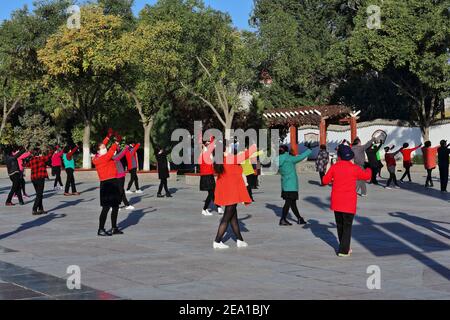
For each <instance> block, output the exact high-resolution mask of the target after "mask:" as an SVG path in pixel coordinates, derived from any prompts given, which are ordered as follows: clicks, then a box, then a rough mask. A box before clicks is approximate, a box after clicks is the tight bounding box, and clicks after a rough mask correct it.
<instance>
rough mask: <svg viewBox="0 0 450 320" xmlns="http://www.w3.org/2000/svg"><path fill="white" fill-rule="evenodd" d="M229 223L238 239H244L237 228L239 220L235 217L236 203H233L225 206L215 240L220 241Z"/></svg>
mask: <svg viewBox="0 0 450 320" xmlns="http://www.w3.org/2000/svg"><path fill="white" fill-rule="evenodd" d="M230 224H231V229H232V230H233V233H234V235H235V236H236V238H237V239H238V240H241V241H244V239H243V238H242V235H241V229H240V228H239V221H238V218H237V204H233V205H230V206H226V207H225V213H224V214H223V217H222V221H221V222H220V224H219V229H218V230H217V235H216V242H221V241H222V238H223V236H224V234H225V232H226V231H227V229H228V225H230Z"/></svg>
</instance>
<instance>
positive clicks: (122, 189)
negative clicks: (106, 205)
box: [117, 177, 130, 207]
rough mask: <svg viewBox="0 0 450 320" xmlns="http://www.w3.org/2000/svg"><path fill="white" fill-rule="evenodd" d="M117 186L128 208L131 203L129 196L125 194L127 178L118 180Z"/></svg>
mask: <svg viewBox="0 0 450 320" xmlns="http://www.w3.org/2000/svg"><path fill="white" fill-rule="evenodd" d="M117 184H118V186H119V189H120V193H121V197H120V199H122V202H123V204H124V205H125V206H127V207H128V206H129V205H130V203H129V202H128V199H127V195H126V193H125V177H123V178H117Z"/></svg>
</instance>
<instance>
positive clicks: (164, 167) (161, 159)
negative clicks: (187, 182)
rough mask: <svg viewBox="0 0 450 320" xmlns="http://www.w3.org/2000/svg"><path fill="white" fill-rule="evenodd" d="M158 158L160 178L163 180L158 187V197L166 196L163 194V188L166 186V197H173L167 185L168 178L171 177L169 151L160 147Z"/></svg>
mask: <svg viewBox="0 0 450 320" xmlns="http://www.w3.org/2000/svg"><path fill="white" fill-rule="evenodd" d="M156 160H157V162H158V178H159V180H160V181H161V182H160V184H159V189H158V195H157V197H158V198H163V197H164V196H163V195H162V194H161V192H162V189H163V188H164V190H165V192H166V197H167V198H171V197H172V195H171V194H170V191H169V188H168V187H167V179H168V178H169V176H170V175H169V166H168V161H167V152H166V151H164V150H163V149H159V152H158V153H157V154H156Z"/></svg>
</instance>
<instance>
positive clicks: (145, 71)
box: [118, 19, 181, 170]
mask: <svg viewBox="0 0 450 320" xmlns="http://www.w3.org/2000/svg"><path fill="white" fill-rule="evenodd" d="M180 31H181V28H180V26H179V25H178V24H177V23H176V22H163V21H155V22H152V21H148V20H144V19H141V20H140V21H139V22H138V25H137V28H136V30H133V31H131V32H129V33H127V34H124V36H123V37H122V52H123V53H124V60H126V61H127V67H128V68H127V69H126V74H124V75H123V76H121V77H120V79H119V80H118V81H119V83H120V84H121V85H122V87H123V88H124V90H125V92H126V93H127V94H128V95H129V96H130V97H131V99H132V100H133V101H134V104H135V107H136V109H137V111H138V113H139V116H140V119H141V123H142V126H143V129H144V170H150V151H151V149H150V143H151V140H150V134H151V131H152V128H153V125H154V120H155V115H156V114H157V113H158V111H159V109H160V108H161V106H162V105H163V104H164V103H165V102H167V101H168V99H169V97H170V95H171V94H172V93H173V92H174V90H175V88H174V86H173V83H174V82H175V81H176V79H177V75H178V70H179V69H178V68H179V62H180V56H179V52H178V48H179V46H180V43H179V36H180Z"/></svg>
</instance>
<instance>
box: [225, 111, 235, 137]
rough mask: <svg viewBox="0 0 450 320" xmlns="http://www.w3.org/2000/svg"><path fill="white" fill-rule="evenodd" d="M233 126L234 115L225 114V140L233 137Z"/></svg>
mask: <svg viewBox="0 0 450 320" xmlns="http://www.w3.org/2000/svg"><path fill="white" fill-rule="evenodd" d="M232 126H233V116H230V115H225V126H224V129H225V140H230V139H231V136H230V135H231V127H232Z"/></svg>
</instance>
